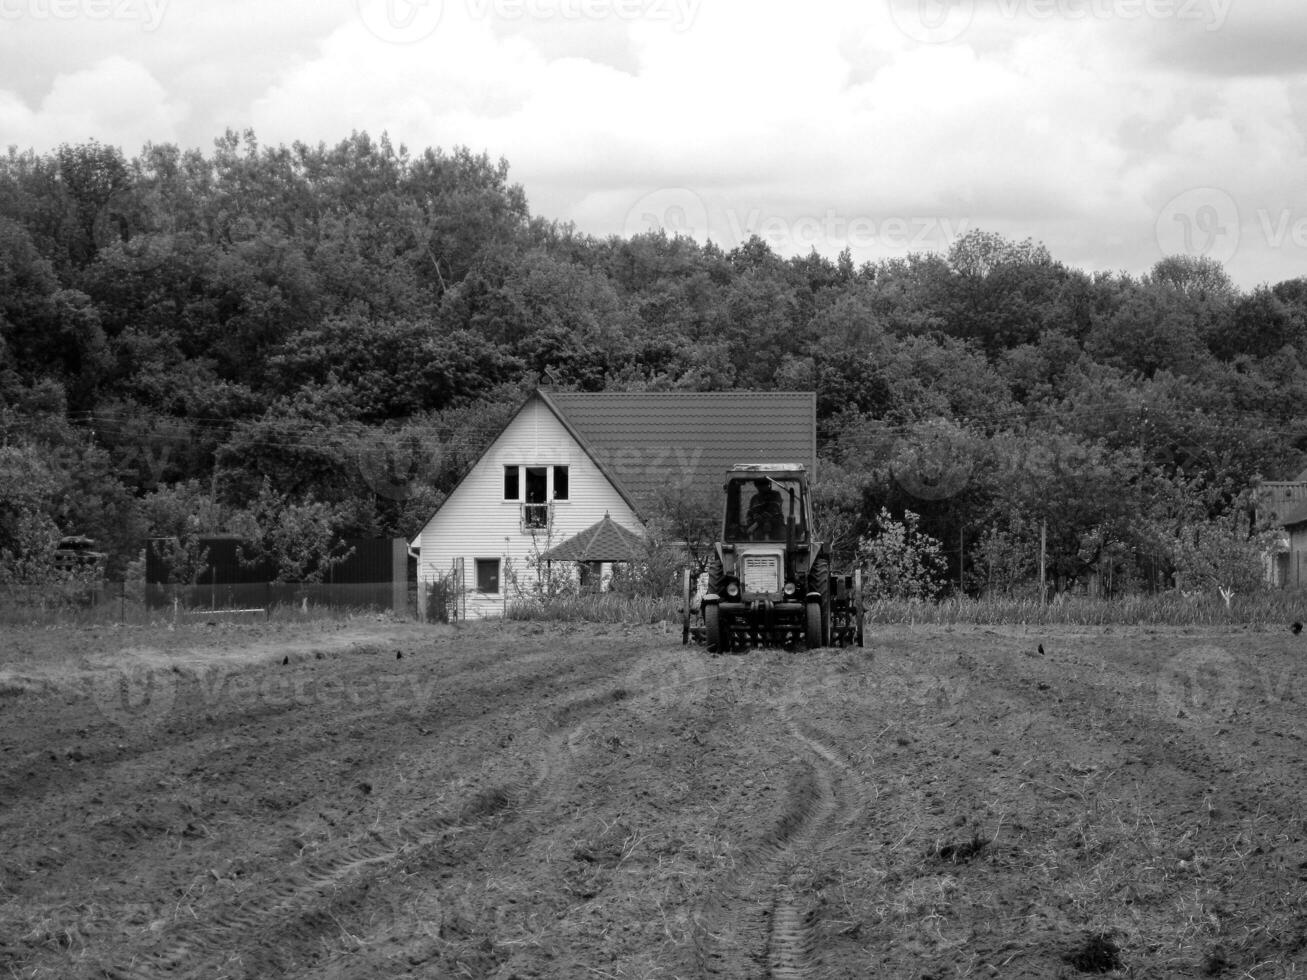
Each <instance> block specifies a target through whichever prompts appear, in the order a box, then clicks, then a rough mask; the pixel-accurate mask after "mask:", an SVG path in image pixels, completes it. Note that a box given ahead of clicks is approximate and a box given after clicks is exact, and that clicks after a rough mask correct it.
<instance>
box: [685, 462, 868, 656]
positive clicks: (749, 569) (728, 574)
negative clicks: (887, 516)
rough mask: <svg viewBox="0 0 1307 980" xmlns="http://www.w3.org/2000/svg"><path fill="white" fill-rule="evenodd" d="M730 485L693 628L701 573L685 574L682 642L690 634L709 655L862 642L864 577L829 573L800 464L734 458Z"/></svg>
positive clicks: (728, 473) (824, 546)
mask: <svg viewBox="0 0 1307 980" xmlns="http://www.w3.org/2000/svg"><path fill="white" fill-rule="evenodd" d="M725 491H726V501H725V510H724V514H723V519H722V534H721V539H720V540H719V541H718V542H717V544H716V545H714V547H713V554H712V557H711V558H710V559H709V560H708V565H707V579H708V580H707V585H706V588H707V591H706V592H705V593H704V595H703V597H702V599H701V600H700V602H699V611H700V614H701V621H700V622H698V623H695V624H691V609H692V607H693V603H694V593H695V591H696V590H695V588H694V586H695V585H696V584H697V578H698V576H697V575H694V574H691V573H689V572H688V571H687V572H686V574H685V576H684V580H683V582H684V591H685V595H684V600H685V607H684V630H683V637H682V638H683V640H684V642H686V643H688V642H689V640H690V637H691V636H693V637H694V639H695V640H696V641H698V642H702V643H703V644H704V645H705V646H706V648H707V650H708V652H709V653H713V654H718V653H727V652H729V651H731V650H743V649H747V648H749V647H753V646H782V647H789V648H804V647H806V648H807V649H809V650H813V649H816V648H818V647H824V646H834V645H841V644H857V645H858V646H862V576H861V574H860V572H857V571H855V572H853V573H852V574H849V575H832V574H831V570H830V546H829V545H828V544H823V543H821V542H819V541H816V540H815V539H814V538H813V525H812V498H811V495H810V493H809V489H808V475H807V472H806V470H805V469H804V467H803V466H802V465H801V464H798V463H750V464H737V465H735V466H732V467H731V468H730V469H728V470H727V471H726V484H725Z"/></svg>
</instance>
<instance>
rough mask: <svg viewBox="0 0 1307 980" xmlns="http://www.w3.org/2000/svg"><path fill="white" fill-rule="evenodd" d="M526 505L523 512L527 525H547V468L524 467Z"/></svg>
mask: <svg viewBox="0 0 1307 980" xmlns="http://www.w3.org/2000/svg"><path fill="white" fill-rule="evenodd" d="M525 499H526V506H525V507H524V508H523V514H524V516H525V518H526V520H525V523H526V526H527V527H548V526H549V468H548V467H547V466H528V467H527V468H526V498H525Z"/></svg>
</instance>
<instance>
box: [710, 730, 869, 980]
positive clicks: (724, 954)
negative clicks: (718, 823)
mask: <svg viewBox="0 0 1307 980" xmlns="http://www.w3.org/2000/svg"><path fill="white" fill-rule="evenodd" d="M784 720H785V728H784V731H785V734H786V735H787V736H788V738H789V740H790V741H791V742H792V743H794V744H797V745H798V746H799V747H800V748H801V749H802V750H803V752H804V765H803V768H802V769H801V770H800V771H799V772H798V773H797V774H796V775H795V776H794V777H793V778H792V780H791V782H790V786H789V802H788V804H787V805H786V807H785V809H784V810H783V812H782V814H781V817H780V819H779V820H778V822H777V824H776V827H775V828H774V829H773V831H772V832H771V833H770V834H769V835H768V838H767V839H766V841H765V842H764V843H763V844H762V845H761V846H759V847H758V848H755V849H754V850H753V851H752V852H750V853H748V854H746V855H745V856H744V857H743V858H742V859H741V860H740V863H739V865H738V866H737V868H736V870H735V872H734V873H733V874H732V876H731V877H730V878H729V879H728V880H727V881H726V882H725V883H724V885H723V886H722V887H721V888H720V889H718V891H717V892H715V893H714V894H713V895H711V896H709V898H708V899H707V901H706V902H705V903H704V905H703V907H702V909H701V911H700V915H699V917H698V921H697V929H696V936H695V942H694V958H695V962H694V968H695V969H696V970H697V972H698V974H699V975H700V976H704V977H726V978H738V980H745V978H756V977H759V976H763V977H767V978H771V980H801V978H817V977H820V976H821V971H820V964H819V963H817V962H816V959H815V956H814V948H813V938H812V915H811V910H810V908H809V903H808V901H807V900H806V899H805V897H804V895H803V887H802V885H801V884H800V882H799V880H798V878H799V876H798V874H797V873H796V872H797V871H798V869H799V867H800V866H801V865H802V864H803V862H804V860H805V859H806V858H809V857H811V856H812V855H813V854H814V852H816V851H817V850H818V849H819V848H821V847H823V846H828V845H829V844H831V843H833V842H835V841H837V840H838V839H839V838H840V837H841V836H843V835H845V834H847V833H848V832H849V824H850V821H851V818H852V817H853V816H854V815H855V814H856V813H857V812H859V811H860V810H861V808H862V806H863V795H862V793H861V790H860V788H859V786H858V783H857V774H856V773H855V772H854V770H853V768H852V767H851V766H850V765H849V764H848V762H847V761H846V760H845V759H844V758H843V757H842V756H841V755H840V754H839V753H838V752H837V751H836V750H835V749H833V748H831V747H830V746H829V745H827V744H826V743H825V742H823V741H822V740H821V739H820V738H817V737H815V736H813V735H811V734H809V733H808V732H806V731H805V730H804V729H803V727H802V726H801V725H800V724H799V723H797V722H795V721H794V720H792V719H790V718H789V717H784Z"/></svg>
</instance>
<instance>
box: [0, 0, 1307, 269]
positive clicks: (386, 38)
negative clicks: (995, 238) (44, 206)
mask: <svg viewBox="0 0 1307 980" xmlns="http://www.w3.org/2000/svg"><path fill="white" fill-rule="evenodd" d="M24 2H27V0H24ZM30 2H32V3H35V2H36V0H30ZM88 2H89V0H88ZM134 2H141V3H143V2H144V0H134ZM934 2H935V0H931V2H930V3H926V4H925V5H924V6H923V3H922V0H893V3H891V2H890V0H876V2H872V3H855V2H843V0H811V2H809V3H808V4H805V6H804V7H803V9H802V10H801V11H800V10H799V9H798V8H795V7H794V6H793V5H792V4H790V3H783V2H780V0H757V2H754V3H745V2H743V0H711V2H709V0H330V2H322V3H316V4H315V3H303V2H294V0H286V2H284V3H279V4H267V3H265V2H263V0H230V2H228V3H224V4H219V3H216V2H208V0H194V2H188V3H186V4H181V3H178V2H175V0H174V2H171V3H169V4H168V5H167V8H166V12H165V15H164V16H163V17H162V18H161V19H160V21H159V23H158V25H157V29H155V30H153V31H151V32H146V31H144V30H143V28H142V25H141V24H132V23H126V24H124V23H112V24H91V23H88V22H84V21H81V22H69V23H62V22H61V23H58V24H55V23H52V22H48V21H39V22H38V21H35V20H30V19H29V21H28V22H21V23H18V24H16V25H13V26H15V28H16V29H15V31H13V32H9V31H8V28H9V27H10V26H11V25H9V24H8V23H6V24H5V25H4V26H5V27H6V31H7V33H6V34H4V35H2V36H0V58H4V59H6V60H5V61H4V64H5V67H4V68H0V127H2V131H3V132H4V134H5V137H6V138H7V139H9V140H12V141H15V142H17V143H19V144H20V145H31V146H35V147H37V148H38V149H42V148H49V147H52V146H53V145H55V144H57V143H58V142H60V141H63V140H80V139H86V138H89V137H91V136H96V137H98V138H100V139H102V140H105V141H108V142H113V143H116V144H118V145H120V146H122V147H123V148H124V150H125V151H126V152H129V153H130V152H134V151H135V150H136V149H137V148H139V146H140V145H141V144H142V143H143V142H144V141H146V140H151V141H155V142H158V141H165V140H177V141H179V142H182V143H183V144H184V145H190V146H195V145H203V144H205V143H207V142H208V141H210V140H212V139H213V138H215V137H217V136H219V135H220V134H221V133H222V131H223V130H224V129H226V128H228V127H230V128H235V129H243V128H245V127H253V128H254V129H255V131H256V133H257V134H258V137H259V139H260V141H261V142H262V143H263V144H264V145H269V144H276V143H289V142H293V141H296V140H304V141H308V142H317V141H325V142H328V143H332V142H335V141H337V140H340V139H342V138H344V137H345V136H347V135H348V134H349V132H350V131H351V130H366V131H368V132H370V133H372V134H373V135H380V133H381V132H383V131H385V132H387V133H388V134H389V135H390V137H391V139H392V141H393V142H395V143H397V144H398V143H404V144H406V145H408V146H409V147H410V148H411V149H414V150H417V149H421V148H424V147H427V146H439V147H444V148H451V147H453V146H455V145H466V146H468V147H470V148H471V149H472V150H474V151H476V152H481V151H485V152H487V153H489V154H490V155H491V156H492V157H499V156H503V157H505V158H507V159H508V161H509V163H510V164H511V165H512V178H513V179H514V180H515V181H518V182H520V183H522V184H523V186H524V187H525V189H526V192H527V196H528V199H529V200H530V202H531V206H532V210H533V211H534V212H535V213H537V214H542V215H544V216H547V217H551V218H559V219H563V220H572V221H575V222H576V223H577V225H578V227H580V229H581V230H582V231H586V232H591V233H594V234H598V235H607V234H623V233H629V232H630V231H631V230H632V229H633V227H641V226H642V224H641V222H643V221H644V220H645V219H646V218H647V217H648V216H649V215H651V214H661V213H666V214H669V215H674V216H676V220H682V219H683V220H686V221H691V222H692V223H697V224H698V225H700V226H702V227H701V229H700V230H701V232H702V233H703V234H704V235H705V236H706V235H708V234H711V235H712V236H713V237H714V239H715V240H717V241H719V242H721V243H722V244H724V245H728V246H729V245H731V244H735V243H738V240H739V239H740V237H741V236H744V237H747V235H748V234H750V233H753V231H756V230H758V229H760V228H764V227H766V228H768V229H770V230H771V231H772V232H775V234H773V235H772V239H771V240H773V242H774V244H775V245H776V247H777V248H778V249H780V250H782V251H791V252H792V251H807V250H808V248H811V247H814V246H815V247H817V248H818V250H819V251H822V252H823V253H825V254H829V255H832V256H833V255H834V254H835V253H836V252H837V251H839V249H840V248H842V247H843V246H844V245H845V244H853V245H854V252H855V258H857V259H859V260H862V259H869V258H876V257H880V256H882V255H886V254H902V252H903V251H904V250H905V249H906V248H909V247H912V248H920V247H923V246H924V247H946V246H947V242H948V237H949V233H950V229H959V228H960V229H962V230H965V229H966V228H968V227H986V228H990V229H992V230H996V231H1000V232H1002V233H1004V234H1008V235H1010V236H1013V237H1017V238H1025V237H1033V238H1036V239H1040V240H1043V241H1045V242H1046V243H1047V244H1048V245H1049V247H1050V249H1051V250H1052V252H1053V253H1054V255H1056V256H1058V257H1059V258H1064V259H1066V260H1067V261H1069V262H1075V263H1078V264H1083V265H1085V266H1086V267H1090V268H1132V269H1135V270H1141V269H1146V268H1147V267H1148V266H1149V265H1151V264H1152V262H1154V261H1156V259H1158V258H1160V257H1161V254H1162V252H1161V248H1162V246H1161V245H1159V235H1158V231H1157V228H1156V225H1157V223H1158V222H1159V221H1163V222H1165V221H1167V220H1169V219H1171V218H1173V217H1175V215H1174V214H1173V213H1172V211H1173V210H1174V209H1173V208H1172V210H1168V207H1170V206H1171V205H1172V203H1173V202H1174V201H1176V199H1177V198H1183V199H1184V200H1189V199H1190V198H1191V197H1192V195H1190V197H1184V195H1187V194H1190V192H1191V191H1192V190H1194V189H1195V188H1198V189H1202V188H1209V189H1212V190H1214V191H1215V192H1216V193H1217V195H1218V196H1220V195H1224V197H1221V200H1222V201H1224V200H1225V199H1226V198H1227V197H1228V198H1229V199H1231V200H1233V201H1234V202H1235V203H1236V205H1237V207H1238V210H1239V212H1240V214H1241V216H1242V221H1243V225H1244V227H1243V229H1242V231H1243V235H1242V239H1241V241H1240V245H1239V247H1238V249H1237V250H1236V252H1235V255H1234V257H1233V259H1232V263H1233V265H1232V272H1233V271H1235V269H1236V268H1238V269H1240V270H1242V271H1241V272H1239V273H1238V274H1240V275H1243V276H1247V275H1257V274H1258V273H1257V270H1258V269H1259V268H1260V267H1261V266H1259V264H1258V263H1260V262H1263V261H1264V262H1266V265H1265V268H1268V269H1269V268H1272V267H1274V268H1277V269H1279V268H1290V267H1292V264H1293V262H1294V261H1298V262H1300V263H1301V260H1302V258H1303V256H1301V255H1297V254H1295V253H1293V252H1292V251H1291V250H1289V249H1288V248H1286V247H1285V246H1284V241H1283V240H1281V244H1280V246H1278V247H1277V248H1276V249H1274V250H1273V249H1270V248H1269V247H1268V246H1266V245H1265V243H1264V242H1265V239H1266V237H1267V236H1266V234H1265V233H1264V232H1259V231H1258V229H1257V228H1256V225H1257V224H1258V223H1259V222H1260V223H1262V224H1265V222H1261V219H1260V218H1259V217H1258V215H1259V212H1260V211H1267V212H1269V213H1270V214H1271V215H1272V216H1273V220H1272V222H1271V227H1273V228H1278V227H1284V221H1283V220H1281V217H1280V216H1281V215H1282V214H1283V213H1284V212H1286V210H1287V211H1289V212H1290V217H1291V218H1292V219H1293V220H1295V221H1296V220H1297V214H1296V212H1293V210H1292V209H1293V208H1294V207H1296V202H1297V201H1299V200H1302V199H1304V198H1307V194H1304V191H1307V169H1305V168H1304V167H1303V166H1302V164H1303V162H1304V159H1303V158H1304V150H1305V148H1304V145H1303V133H1304V131H1305V130H1307V78H1304V77H1303V75H1302V74H1301V69H1300V68H1299V66H1298V62H1297V49H1298V46H1299V45H1301V44H1302V42H1304V41H1307V16H1304V14H1303V12H1301V11H1300V7H1299V5H1298V4H1297V3H1296V2H1295V3H1293V4H1290V3H1288V2H1287V0H1284V2H1275V0H1268V2H1266V3H1260V4H1253V3H1251V2H1244V0H1240V2H1238V3H1237V4H1235V5H1233V6H1231V5H1230V4H1229V0H939V4H937V5H936V6H938V10H935V7H932V4H934ZM1168 4H1169V6H1168ZM923 11H925V12H926V13H931V11H934V12H935V13H936V14H940V13H941V12H942V13H943V14H947V16H944V17H943V18H942V19H940V17H935V19H934V20H930V19H929V18H928V19H927V20H926V21H921V17H922V16H923V13H922V12H923ZM1199 14H1201V15H1202V16H1198V15H1199ZM914 17H915V18H917V20H916V21H914V20H913V18H914ZM918 21H920V22H918ZM1290 51H1292V52H1293V53H1292V54H1290ZM106 52H110V53H109V54H108V55H107V56H106ZM1198 198H1199V199H1201V198H1202V194H1199V195H1198ZM682 199H683V200H682ZM678 202H679V203H678ZM650 207H652V208H653V211H649V210H647V209H648V208H650ZM1180 217H1181V218H1184V219H1185V220H1188V217H1192V216H1188V217H1186V216H1185V215H1181V216H1180ZM905 226H906V227H907V228H908V229H909V230H908V232H907V233H906V235H905V233H903V231H902V229H903V228H904V227H905ZM1290 226H1291V227H1293V225H1292V224H1291V225H1290ZM887 228H888V229H889V231H888V232H887V231H886V229H887ZM869 229H871V231H870V232H869ZM913 229H915V230H913ZM923 229H924V230H925V231H926V232H928V234H921V232H922V231H923ZM858 243H861V244H860V245H859V244H858Z"/></svg>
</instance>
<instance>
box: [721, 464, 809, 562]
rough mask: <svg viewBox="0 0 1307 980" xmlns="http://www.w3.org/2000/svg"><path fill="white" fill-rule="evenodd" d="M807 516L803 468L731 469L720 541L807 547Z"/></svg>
mask: <svg viewBox="0 0 1307 980" xmlns="http://www.w3.org/2000/svg"><path fill="white" fill-rule="evenodd" d="M810 513H811V505H810V502H809V500H808V482H807V478H806V474H805V473H804V470H803V467H802V466H783V465H763V464H756V465H751V466H750V465H737V466H733V467H731V469H730V471H729V472H728V473H727V476H726V514H725V519H724V521H723V527H722V541H723V542H729V543H732V544H741V543H747V542H753V541H758V542H762V541H768V542H777V543H779V542H789V543H791V544H806V543H807V541H808V534H809V533H810V531H809V529H810V527H811V525H812V521H811V519H810Z"/></svg>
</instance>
